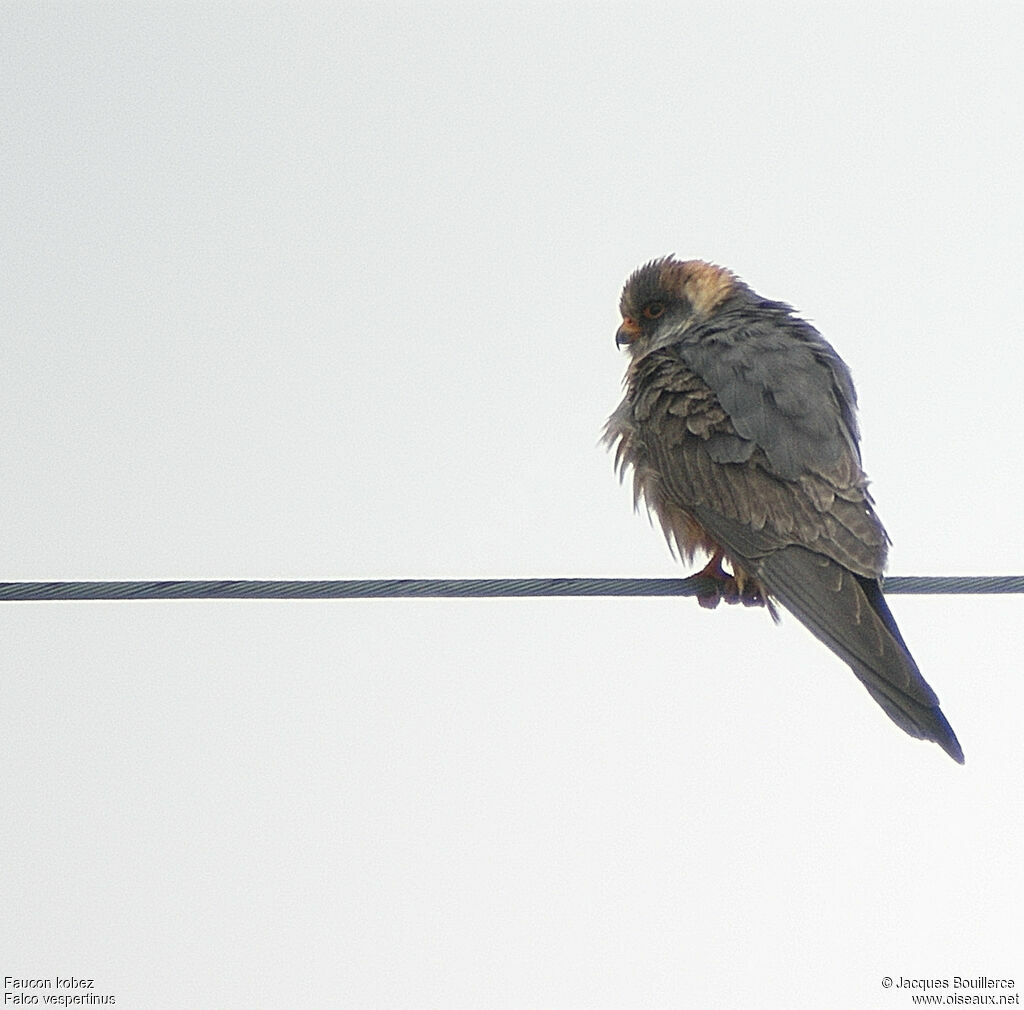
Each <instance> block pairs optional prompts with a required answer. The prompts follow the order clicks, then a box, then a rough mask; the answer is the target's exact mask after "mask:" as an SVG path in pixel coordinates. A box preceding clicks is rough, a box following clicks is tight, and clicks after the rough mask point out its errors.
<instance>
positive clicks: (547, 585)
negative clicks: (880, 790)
mask: <svg viewBox="0 0 1024 1010" xmlns="http://www.w3.org/2000/svg"><path fill="white" fill-rule="evenodd" d="M715 587H716V584H715V581H714V580H713V579H710V578H708V577H706V576H702V575H694V576H691V577H690V578H686V579H343V580H321V581H273V580H242V581H224V580H219V581H197V580H188V581H162V582H2V583H0V603H3V602H7V603H15V602H19V603H24V602H29V601H36V602H39V601H45V600H213V599H250V600H310V599H384V598H389V599H395V598H399V597H418V598H438V597H458V598H468V597H481V598H495V597H511V596H521V597H529V596H698V595H706V594H709V593H712V592H714V590H715ZM885 592H886V593H909V594H916V595H921V594H996V593H999V594H1002V593H1024V575H964V576H955V575H954V576H947V575H940V576H931V575H904V576H893V577H892V578H888V579H886V580H885Z"/></svg>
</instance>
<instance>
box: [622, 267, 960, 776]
mask: <svg viewBox="0 0 1024 1010" xmlns="http://www.w3.org/2000/svg"><path fill="white" fill-rule="evenodd" d="M619 308H620V311H621V313H622V325H621V326H620V327H619V329H618V332H617V333H616V335H615V343H616V344H617V345H618V346H620V347H621V346H625V347H627V348H628V350H629V354H630V362H629V367H628V369H627V371H626V378H625V382H624V386H625V390H626V395H625V397H624V398H623V401H622V403H621V404H620V405H619V407H618V409H617V410H616V411H615V413H614V414H612V416H611V417H610V418H609V420H608V424H607V426H606V429H605V442H606V443H607V444H608V445H609V446H611V447H613V448H614V449H615V462H616V468H617V469H618V471H619V474H620V476H622V477H625V475H626V473H627V471H629V470H632V475H633V494H634V501H635V502H636V503H637V504H639V502H640V500H641V499H643V501H644V502H645V503H646V505H647V507H648V509H649V510H650V511H651V512H652V513H653V514H654V515H655V516H657V518H658V521H659V522H660V524H661V527H662V529H663V530H664V533H665V536H666V538H667V540H668V542H669V546H670V547H674V549H675V551H676V552H677V553H678V554H679V555H680V556H682V557H683V558H685V559H687V560H689V561H692V559H693V557H694V555H695V553H697V552H698V551H699V552H702V553H703V554H706V555H708V556H709V558H710V560H709V561H708V563H707V566H706V567H705V568H704V569H702V571H701V572H700V573H699V574H700V575H702V576H705V578H706V580H707V584H708V585H711V586H713V587H714V589H713V591H710V592H704V593H703V595H701V596H700V597H699V602H700V603H701V605H703V606H705V607H714V606H717V605H718V603H719V602H721V601H722V600H725V601H726V602H727V603H742V604H745V605H747V606H764V607H766V608H767V609H768V611H769V613H771V615H772V616H773V617H775V618H776V619H777V612H776V609H775V604H776V603H780V604H781V605H782V606H783V607H785V608H786V609H787V610H788V611H790V612H791V613H792V614H793V615H794V616H795V617H796V618H797V619H798V620H799V621H801V622H802V623H803V624H804V625H806V627H807V628H808V629H809V630H810V631H811V632H812V633H813V634H814V635H816V636H817V637H818V638H819V639H820V640H821V641H822V642H824V643H825V645H827V646H828V647H829V648H830V649H831V650H832V651H833V652H834V653H835V654H836V655H837V656H839V657H840V658H841V659H843V660H844V661H845V662H846V663H848V664H849V666H850V668H851V669H852V670H853V672H854V673H855V674H856V676H857V677H858V678H859V680H860V682H861V683H862V684H863V685H864V687H865V688H867V691H868V693H869V694H870V695H871V697H872V698H874V699H875V701H876V702H878V704H879V705H880V706H881V707H882V709H883V710H884V711H885V713H886V715H888V716H889V718H890V719H892V721H893V722H895V723H896V725H897V726H899V727H900V729H902V730H904V731H905V732H906V733H908V734H910V736H912V737H917V738H918V739H922V740H932V741H934V742H935V743H937V744H938V745H939V746H940V747H941V748H942V749H943V750H944V751H945V752H946V753H947V754H948V755H949V756H950V757H951V758H953V760H955V761H958V762H960V763H961V764H962V763H963V760H964V755H963V751H962V750H961V749H960V744H959V742H958V741H957V738H956V734H955V733H954V732H953V730H952V727H950V725H949V723H948V722H947V721H946V717H945V716H944V715H943V714H942V711H941V709H940V708H939V700H938V698H937V697H936V696H935V692H934V691H933V690H932V689H931V688H930V687H929V686H928V684H927V682H926V681H925V679H924V677H922V676H921V671H920V670H919V669H918V667H917V664H916V663H915V662H914V658H913V657H912V656H911V654H910V650H909V649H908V648H907V645H906V643H905V642H904V641H903V636H902V635H901V634H900V631H899V628H898V627H897V626H896V621H895V620H894V619H893V616H892V614H891V613H890V611H889V607H888V605H887V604H886V601H885V597H884V596H883V595H882V572H883V570H884V568H885V562H886V555H887V552H888V546H889V538H888V536H887V535H886V532H885V529H884V528H883V526H882V524H881V522H880V521H879V519H878V517H877V516H876V515H875V511H874V508H873V502H872V498H871V495H870V494H869V493H868V481H867V478H866V477H865V475H864V471H863V470H862V469H861V457H860V448H859V440H860V433H859V430H858V427H857V418H856V407H857V394H856V392H855V391H854V387H853V380H852V378H851V376H850V370H849V369H848V368H847V366H846V365H845V364H844V362H843V361H842V359H841V358H840V357H839V355H838V354H836V352H835V350H834V349H833V348H832V346H831V344H829V343H828V342H827V341H826V340H825V339H824V337H822V336H821V334H820V333H818V331H817V330H816V329H815V328H814V327H813V326H811V325H810V323H808V322H806V321H805V320H803V319H801V318H799V317H798V316H797V315H796V314H795V312H794V310H793V309H792V308H791V307H790V306H789V305H786V304H784V303H783V302H776V301H769V300H768V299H767V298H762V297H761V296H760V295H758V294H756V293H755V292H754V291H753V290H752V289H751V288H749V287H748V286H747V285H746V284H744V283H743V282H742V281H741V280H740V279H739V278H738V277H737V276H736V275H735V274H733V273H732V272H731V271H729V270H726V269H725V268H723V267H720V266H715V265H714V264H712V263H705V262H702V261H700V260H682V261H681V260H677V259H675V258H674V257H671V256H667V257H664V258H662V259H657V260H653V261H652V262H650V263H648V264H646V265H645V266H643V267H640V269H638V270H637V271H636V272H635V273H634V274H633V275H632V276H631V277H630V278H629V280H628V281H627V282H626V285H625V288H624V289H623V292H622V299H621V302H620V305H619ZM724 566H728V570H726V568H725V567H724Z"/></svg>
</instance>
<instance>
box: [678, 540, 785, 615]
mask: <svg viewBox="0 0 1024 1010" xmlns="http://www.w3.org/2000/svg"><path fill="white" fill-rule="evenodd" d="M694 577H695V578H704V579H712V580H714V582H715V586H714V588H713V589H712V591H711V592H710V593H698V594H697V602H698V603H699V604H700V605H701V606H702V607H705V608H707V609H708V610H714V609H715V607H717V606H718V604H719V603H721V602H722V600H725V602H726V603H742V604H743V606H745V607H763V606H765V605H766V603H767V601H766V599H765V596H764V593H763V592H762V590H761V586H760V585H759V584H758V582H757V581H756V580H754V579H738V578H737V577H736V576H735V575H730V574H729V573H728V572H727V571H725V569H723V568H722V552H721V551H715V553H714V554H713V555H712V556H711V560H710V561H709V562H708V563H707V564H706V565H705V566H704V567H703V568H702V569H701V570H700V571H699V572H697V574H696V576H694Z"/></svg>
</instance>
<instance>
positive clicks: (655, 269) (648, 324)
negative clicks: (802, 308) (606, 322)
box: [615, 256, 743, 355]
mask: <svg viewBox="0 0 1024 1010" xmlns="http://www.w3.org/2000/svg"><path fill="white" fill-rule="evenodd" d="M742 288H743V284H742V282H741V281H740V280H739V279H738V278H737V277H736V276H735V275H734V274H733V273H732V272H731V271H729V270H726V269H725V267H719V266H715V265H714V264H713V263H705V262H703V261H702V260H677V259H675V258H674V257H672V256H665V257H663V258H662V259H657V260H652V261H651V262H650V263H647V264H645V265H644V266H642V267H640V269H639V270H637V271H635V272H634V273H633V275H632V277H630V278H629V280H628V281H626V286H625V287H624V288H623V289H622V298H621V300H620V301H619V311H620V312H621V313H622V325H621V326H620V327H619V329H618V332H617V333H616V334H615V344H616V346H617V347H622V346H623V345H626V346H628V347H629V349H630V350H631V351H632V352H633V354H634V355H637V354H643V353H646V352H647V351H649V350H651V349H652V348H653V347H654V346H655V345H656V343H660V341H661V339H662V338H664V337H666V336H669V337H671V338H675V337H678V335H679V334H681V333H682V332H683V331H684V330H686V329H687V328H688V327H689V326H690V325H691V324H692V323H693V322H695V321H697V320H700V319H706V318H708V317H709V316H710V315H711V314H712V313H713V312H715V310H716V309H717V308H718V307H719V306H720V305H721V304H722V303H723V302H724V301H725V300H726V299H727V298H729V297H730V296H732V295H734V294H736V293H737V292H739V291H740V290H741V289H742Z"/></svg>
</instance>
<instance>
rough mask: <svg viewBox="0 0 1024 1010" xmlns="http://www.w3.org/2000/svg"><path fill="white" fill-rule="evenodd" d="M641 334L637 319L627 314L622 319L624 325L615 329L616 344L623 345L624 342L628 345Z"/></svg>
mask: <svg viewBox="0 0 1024 1010" xmlns="http://www.w3.org/2000/svg"><path fill="white" fill-rule="evenodd" d="M639 336H640V327H639V326H638V325H637V322H636V320H635V319H630V318H629V316H626V318H625V319H623V320H622V325H621V326H620V327H619V328H618V330H616V331H615V346H616V347H622V345H623V344H626V345H627V346H628V345H629V344H632V343H633V342H634V341H635V340H637V339H638V338H639Z"/></svg>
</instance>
